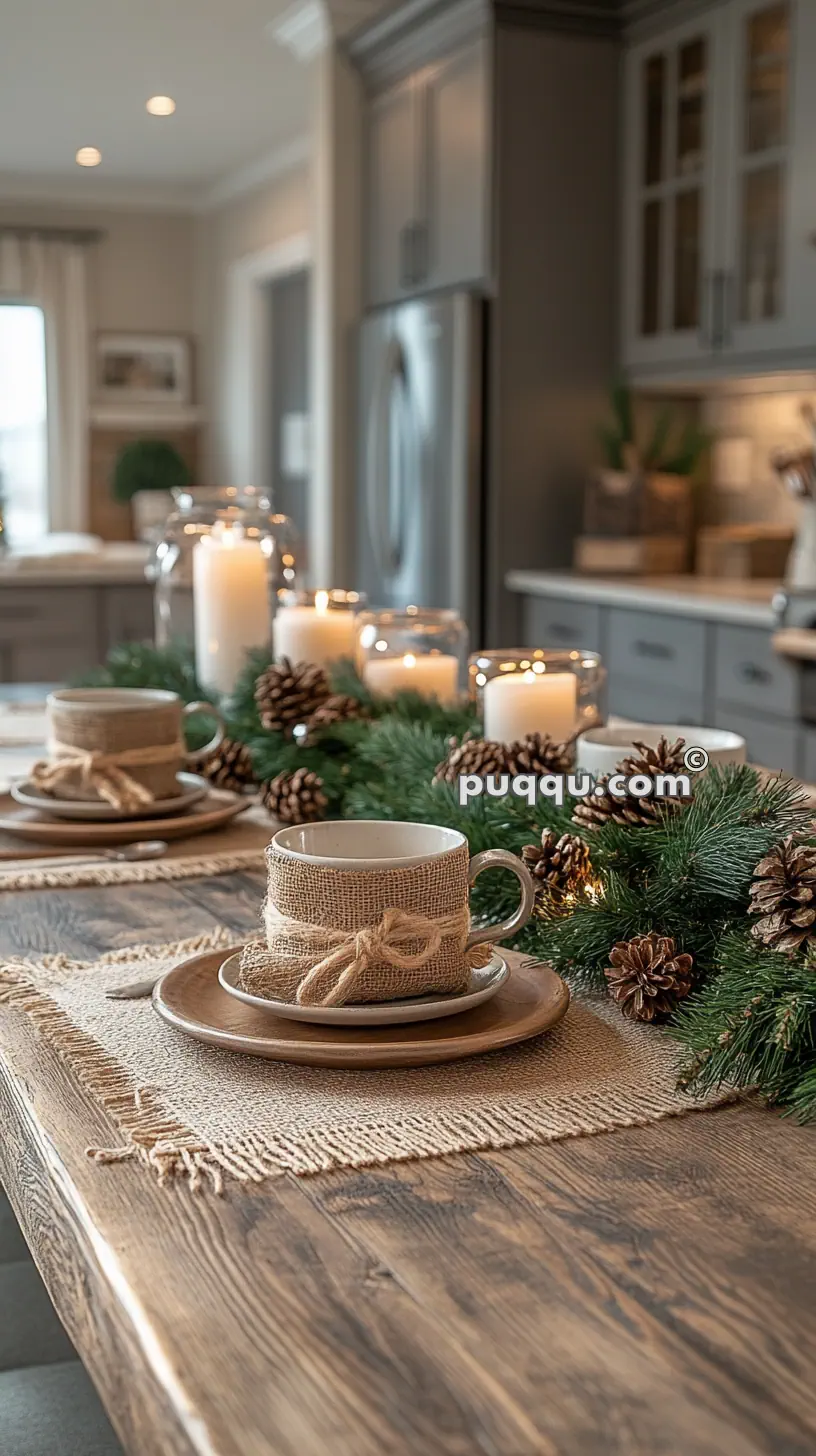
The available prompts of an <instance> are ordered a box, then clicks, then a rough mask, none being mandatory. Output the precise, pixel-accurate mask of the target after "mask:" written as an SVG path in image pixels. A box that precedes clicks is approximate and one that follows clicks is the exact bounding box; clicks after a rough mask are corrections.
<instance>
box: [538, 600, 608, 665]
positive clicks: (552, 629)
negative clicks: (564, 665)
mask: <svg viewBox="0 0 816 1456" xmlns="http://www.w3.org/2000/svg"><path fill="white" fill-rule="evenodd" d="M521 630H522V639H523V640H522V643H521V645H522V647H530V648H535V647H550V648H559V647H562V648H564V649H569V648H573V647H585V648H586V649H587V650H588V651H589V652H600V653H601V654H603V651H604V643H603V635H602V621H601V609H600V607H597V606H595V605H594V604H593V603H590V602H556V601H552V599H551V598H549V597H525V598H524V602H523V606H522V629H521Z"/></svg>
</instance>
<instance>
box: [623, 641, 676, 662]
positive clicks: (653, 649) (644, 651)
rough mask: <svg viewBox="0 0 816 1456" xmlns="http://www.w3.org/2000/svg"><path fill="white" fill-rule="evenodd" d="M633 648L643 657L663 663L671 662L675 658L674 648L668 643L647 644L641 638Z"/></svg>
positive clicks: (634, 643) (633, 644)
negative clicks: (652, 658) (656, 659)
mask: <svg viewBox="0 0 816 1456" xmlns="http://www.w3.org/2000/svg"><path fill="white" fill-rule="evenodd" d="M632 646H633V647H634V649H635V652H637V653H639V654H640V656H641V657H654V658H658V659H659V660H660V661H661V662H671V660H672V658H673V657H674V648H673V647H669V645H668V643H666V642H645V641H643V640H642V639H640V638H639V639H638V640H637V641H636V642H633V643H632Z"/></svg>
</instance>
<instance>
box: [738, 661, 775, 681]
mask: <svg viewBox="0 0 816 1456" xmlns="http://www.w3.org/2000/svg"><path fill="white" fill-rule="evenodd" d="M737 671H738V673H739V675H740V677H741V678H742V680H743V682H747V683H765V684H767V683H771V682H773V673H772V672H770V671H769V669H768V668H767V667H760V666H759V664H758V663H756V662H741V663H740V665H739V667H738V669H737Z"/></svg>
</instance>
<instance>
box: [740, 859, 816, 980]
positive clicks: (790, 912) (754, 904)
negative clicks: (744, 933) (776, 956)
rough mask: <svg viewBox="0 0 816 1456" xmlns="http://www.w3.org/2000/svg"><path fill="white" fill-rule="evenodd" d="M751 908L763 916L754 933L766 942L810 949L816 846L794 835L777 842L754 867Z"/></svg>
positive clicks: (814, 930) (815, 918)
mask: <svg viewBox="0 0 816 1456" xmlns="http://www.w3.org/2000/svg"><path fill="white" fill-rule="evenodd" d="M748 908H749V910H750V912H751V914H752V915H759V916H761V919H759V920H757V922H756V924H755V925H754V926H753V928H752V932H751V933H752V935H754V936H755V937H756V939H757V940H760V941H762V944H763V945H767V946H770V947H771V948H772V949H773V950H780V951H784V952H787V953H788V954H791V955H792V954H793V953H794V951H797V950H799V949H800V947H804V948H805V949H806V950H807V949H808V948H809V946H810V945H811V943H813V942H816V849H814V848H812V847H811V846H810V845H807V844H797V843H796V841H795V840H794V838H793V836H789V837H788V838H787V839H784V840H783V841H782V843H781V844H778V845H776V847H775V848H774V849H772V850H771V852H770V854H768V855H766V856H765V858H764V859H761V860H760V861H759V864H758V865H757V867H756V869H755V870H754V881H753V884H752V885H751V894H750V901H749V907H748Z"/></svg>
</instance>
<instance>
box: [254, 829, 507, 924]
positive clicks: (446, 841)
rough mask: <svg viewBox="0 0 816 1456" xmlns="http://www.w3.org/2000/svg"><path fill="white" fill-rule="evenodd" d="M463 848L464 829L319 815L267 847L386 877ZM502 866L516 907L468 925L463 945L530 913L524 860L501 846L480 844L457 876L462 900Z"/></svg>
mask: <svg viewBox="0 0 816 1456" xmlns="http://www.w3.org/2000/svg"><path fill="white" fill-rule="evenodd" d="M466 848H467V840H466V839H465V836H464V834H460V833H459V831H458V830H456V829H444V828H441V827H439V826H437V825H434V824H414V823H410V822H407V821H406V822H401V821H399V820H389V819H352V820H344V819H338V820H331V819H327V820H323V821H321V822H320V823H317V824H297V825H292V826H291V827H290V828H287V829H279V830H278V832H277V834H276V835H275V836H274V838H273V840H272V843H271V845H270V846H269V852H270V853H271V854H272V855H284V856H287V857H291V858H292V859H296V860H300V861H302V862H304V863H305V864H307V865H311V866H314V867H315V869H316V870H317V869H318V867H319V868H320V869H322V870H334V871H337V870H341V871H347V872H354V873H355V874H356V875H357V874H359V873H360V872H361V871H362V872H364V873H366V874H369V875H371V876H372V877H374V878H377V877H379V878H380V879H383V880H385V879H386V878H387V875H388V872H389V871H391V870H408V869H416V868H418V867H419V866H423V865H428V864H430V863H432V862H433V861H435V860H440V859H444V858H450V857H451V856H456V857H457V858H463V855H462V851H463V849H464V850H466ZM498 867H501V868H503V869H508V870H510V871H511V872H512V873H513V874H514V875H515V876H516V879H517V880H518V882H519V884H520V886H521V899H520V902H519V906H518V909H516V910H514V912H513V914H512V915H509V916H508V917H507V919H506V920H502V921H501V922H500V923H499V924H498V925H487V926H482V927H481V928H480V929H478V930H471V932H470V934H469V936H468V939H467V944H466V947H465V949H466V950H467V949H470V947H471V946H474V945H482V944H484V943H485V942H487V941H495V940H504V939H505V938H506V937H507V936H509V935H514V934H515V933H516V931H518V930H521V929H522V927H523V926H524V925H526V924H527V921H528V920H529V919H530V916H531V915H532V913H533V907H534V905H535V886H534V884H533V880H532V876H531V875H530V872H529V870H528V869H527V867H526V865H524V864H523V863H522V861H521V860H520V859H518V858H517V856H516V855H514V854H510V853H509V852H508V851H507V850H505V849H485V850H482V852H481V854H477V855H474V856H473V858H472V859H471V860H470V862H469V863H468V864H467V868H466V874H465V873H463V875H462V878H461V886H460V889H461V895H462V901H463V903H464V901H465V900H466V898H467V890H468V885H472V884H473V882H474V881H475V879H476V877H477V876H478V875H480V874H481V873H482V870H486V869H493V868H498Z"/></svg>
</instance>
